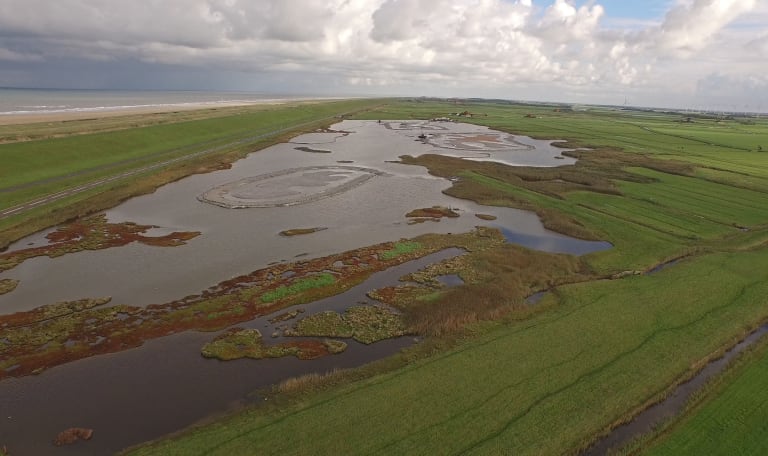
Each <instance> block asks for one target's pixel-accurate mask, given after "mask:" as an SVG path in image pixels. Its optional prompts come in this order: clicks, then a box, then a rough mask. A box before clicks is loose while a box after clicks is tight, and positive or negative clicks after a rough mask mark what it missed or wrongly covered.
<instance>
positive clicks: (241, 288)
mask: <svg viewBox="0 0 768 456" xmlns="http://www.w3.org/2000/svg"><path fill="white" fill-rule="evenodd" d="M416 239H418V245H419V248H418V249H413V250H408V251H403V252H401V253H399V254H398V255H386V252H391V251H393V249H394V248H395V245H396V243H393V242H385V243H382V244H377V245H373V246H370V247H363V248H360V249H355V250H351V251H348V252H344V253H340V254H336V255H331V256H328V257H324V258H315V259H311V260H304V261H297V262H295V263H287V264H277V265H272V266H270V267H267V268H263V269H259V270H256V271H253V272H251V273H250V274H245V275H242V276H238V277H235V278H232V279H229V280H225V281H223V282H220V283H219V284H217V285H214V286H212V287H210V288H208V289H206V290H204V291H202V292H201V293H199V294H195V295H190V296H186V297H184V298H181V299H178V300H175V301H171V302H168V303H164V304H153V305H149V306H147V307H144V308H141V307H133V306H126V305H120V306H114V307H103V306H98V305H93V306H90V304H92V302H91V301H90V300H84V301H76V302H74V303H60V304H58V305H55V306H58V307H53V308H55V309H59V310H61V311H60V312H58V313H55V316H52V313H51V312H52V310H51V309H52V308H51V307H46V308H44V309H43V310H41V309H35V310H32V311H28V312H20V313H17V314H12V315H0V329H2V334H3V335H2V336H0V379H2V378H4V377H19V376H23V375H28V374H31V373H35V372H39V371H41V370H43V369H46V368H49V367H53V366H56V365H59V364H63V363H66V362H70V361H74V360H77V359H81V358H86V357H89V356H93V355H97V354H103V353H111V352H117V351H122V350H126V349H128V348H132V347H136V346H139V345H141V344H142V343H144V341H147V340H151V339H154V338H157V337H163V336H166V335H170V334H175V333H179V332H183V331H187V330H197V331H219V330H222V329H224V328H227V327H230V326H233V325H235V324H238V323H242V322H245V321H249V320H252V319H254V318H256V317H259V316H262V315H268V314H270V313H273V312H276V311H278V310H280V309H282V308H285V307H288V306H291V305H295V304H301V303H305V302H312V301H315V300H318V299H321V298H325V297H328V296H333V295H336V294H339V293H342V292H344V291H346V290H348V289H349V288H351V287H353V286H355V285H357V284H359V283H361V282H363V281H364V280H365V279H367V278H368V277H369V276H370V275H371V274H372V273H374V272H377V271H381V270H384V269H387V268H389V267H392V266H396V265H399V264H403V263H405V262H407V261H410V260H413V259H416V258H421V257H423V256H426V255H428V254H431V253H434V252H437V251H440V250H443V249H446V248H449V247H462V248H470V246H475V245H478V244H483V243H488V242H491V243H494V242H499V243H503V237H502V236H501V234H500V233H499V232H498V231H496V230H489V229H486V228H482V227H481V228H478V229H477V230H475V231H473V232H471V233H466V234H459V235H425V236H420V237H418V238H416ZM287 271H292V272H293V273H294V274H293V275H292V276H291V277H285V276H284V274H283V273H285V272H287ZM317 274H332V275H333V276H334V277H335V279H336V280H335V281H334V283H333V284H332V285H329V286H323V287H319V288H314V289H311V290H307V291H303V292H300V293H297V294H293V295H289V296H285V297H282V298H280V299H277V300H275V301H274V302H269V303H265V302H263V301H262V300H261V296H262V295H263V294H264V293H267V292H270V291H273V290H275V289H278V288H280V287H290V285H291V284H292V283H294V282H295V281H298V280H303V279H306V278H307V277H312V276H315V275H317ZM86 304H87V305H86ZM89 306H90V307H89ZM62 309H64V310H62ZM66 309H69V311H65V310H66ZM46 315H48V317H45V316H46ZM49 317H50V318H49ZM9 335H11V336H12V337H10V338H9ZM311 346H312V345H311V344H310V345H309V346H308V347H311ZM308 350H309V348H308ZM313 350H314V349H312V350H309V352H308V353H314V351H313ZM318 350H319V349H318ZM303 356H304V355H303ZM306 356H310V355H306Z"/></svg>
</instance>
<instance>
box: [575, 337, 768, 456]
mask: <svg viewBox="0 0 768 456" xmlns="http://www.w3.org/2000/svg"><path fill="white" fill-rule="evenodd" d="M766 334H768V325H763V326H761V327H760V328H758V329H757V330H756V331H754V332H752V333H751V334H750V335H748V336H747V337H746V338H744V340H742V341H741V342H739V343H738V344H736V345H734V346H733V347H732V348H731V349H730V350H728V351H727V352H725V354H724V355H723V356H722V357H720V358H718V359H715V360H713V361H712V362H710V363H709V364H707V365H706V366H705V367H704V368H703V369H702V370H701V371H700V372H699V373H698V374H696V376H694V377H693V378H692V379H690V380H688V381H687V382H685V383H682V384H680V385H679V386H678V387H677V388H675V390H674V391H673V392H672V394H670V395H669V397H667V398H666V399H664V400H663V401H661V402H659V403H658V404H654V405H652V406H651V407H648V408H647V409H645V410H644V411H643V412H641V413H640V414H639V415H637V416H636V417H634V418H633V419H632V421H630V422H629V423H627V424H624V425H622V426H619V427H617V428H616V429H614V430H613V431H611V433H610V434H608V435H607V436H605V437H603V438H602V439H600V440H598V441H597V442H596V443H595V444H594V445H593V446H591V447H590V448H589V449H587V450H586V451H584V452H582V453H581V454H582V455H583V456H602V455H606V454H610V453H611V451H614V450H618V449H620V448H621V447H623V446H625V445H627V444H629V443H630V442H632V441H633V440H635V439H637V438H639V437H641V436H643V435H644V434H647V433H649V432H651V431H652V430H653V428H654V427H656V426H658V425H659V424H661V423H662V422H664V421H665V420H668V419H670V418H673V417H675V416H677V415H679V414H680V412H682V410H683V408H685V405H686V403H687V402H688V400H689V399H690V398H691V396H692V395H693V394H694V393H695V392H696V391H698V390H700V389H701V388H702V387H703V386H704V385H705V384H706V383H707V382H708V381H709V380H710V379H712V377H714V376H715V375H717V374H719V373H721V372H722V371H723V370H724V369H725V368H726V367H728V364H729V363H730V362H731V361H733V359H734V358H735V357H736V356H738V354H739V353H741V352H743V351H744V350H746V349H747V348H749V347H750V346H752V345H754V344H755V343H757V342H758V341H760V339H762V338H763V337H765V335H766Z"/></svg>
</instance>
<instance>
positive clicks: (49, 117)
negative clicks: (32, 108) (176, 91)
mask: <svg viewBox="0 0 768 456" xmlns="http://www.w3.org/2000/svg"><path fill="white" fill-rule="evenodd" d="M308 101H312V100H311V99H273V100H260V101H247V102H231V101H224V102H206V103H184V104H174V105H158V106H131V107H123V106H117V107H105V108H99V109H93V110H82V111H62V112H44V113H22V114H19V113H10V114H2V113H0V125H20V124H31V123H44V122H63V121H70V120H86V119H101V118H105V117H117V116H129V115H143V114H158V113H167V112H179V111H195V110H203V109H226V108H237V107H243V106H254V105H279V104H285V103H296V102H301V103H305V102H308Z"/></svg>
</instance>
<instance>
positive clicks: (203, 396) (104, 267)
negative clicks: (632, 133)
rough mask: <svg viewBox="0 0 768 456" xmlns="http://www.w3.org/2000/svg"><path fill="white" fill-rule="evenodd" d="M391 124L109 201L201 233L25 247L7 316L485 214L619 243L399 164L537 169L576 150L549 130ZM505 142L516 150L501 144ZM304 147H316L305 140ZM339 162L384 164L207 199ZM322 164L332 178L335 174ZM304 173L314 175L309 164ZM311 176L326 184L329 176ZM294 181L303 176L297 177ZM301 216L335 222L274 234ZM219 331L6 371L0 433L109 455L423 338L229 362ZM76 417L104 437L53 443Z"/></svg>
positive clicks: (144, 218) (568, 242) (529, 228)
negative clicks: (403, 160) (62, 249)
mask: <svg viewBox="0 0 768 456" xmlns="http://www.w3.org/2000/svg"><path fill="white" fill-rule="evenodd" d="M393 125H395V124H392V123H389V124H388V123H377V122H373V121H344V122H341V123H339V124H337V125H335V126H334V127H333V129H334V130H336V131H335V132H333V131H330V132H323V133H311V134H307V135H302V136H299V137H297V138H294V139H293V140H292V141H291V142H290V143H286V144H279V145H276V146H273V147H270V148H267V149H265V150H262V151H259V152H258V153H254V154H251V155H250V156H249V157H247V158H245V159H243V160H240V161H238V162H237V163H235V164H234V165H233V166H232V168H231V169H229V170H223V171H216V172H212V173H208V174H204V175H196V176H190V177H188V178H185V179H183V180H181V181H178V182H176V183H173V184H169V185H166V186H164V187H162V188H160V189H158V190H157V191H156V192H155V193H153V194H151V195H146V196H142V197H138V198H134V199H132V200H130V201H127V202H125V203H123V204H121V205H120V206H118V207H116V208H114V209H112V210H110V211H108V212H107V216H108V218H109V220H110V221H112V222H122V221H131V222H136V223H140V224H149V225H157V226H158V228H157V229H154V230H152V232H151V233H148V234H152V235H161V234H165V233H167V232H170V231H200V232H202V235H201V236H199V237H197V238H195V239H193V240H191V241H190V242H189V243H188V244H186V245H183V246H179V247H172V248H161V247H151V246H145V245H140V244H131V245H128V246H124V247H119V248H113V249H107V250H100V251H85V252H80V253H75V254H70V255H65V256H63V257H59V258H54V259H51V258H47V257H42V258H35V259H32V260H29V261H27V262H25V263H24V264H22V265H21V266H19V267H17V268H15V269H12V270H10V271H7V272H5V273H3V274H0V278H16V279H19V280H21V283H20V284H19V286H18V288H17V289H16V290H15V291H14V292H12V293H8V294H6V295H2V296H0V314H8V313H13V312H17V311H20V310H29V309H32V308H35V307H37V306H40V305H43V304H49V303H53V302H56V301H62V300H74V299H81V298H86V297H98V296H112V297H113V300H112V303H113V304H129V305H148V304H152V303H162V302H167V301H171V300H173V299H176V298H180V297H182V296H185V295H188V294H194V293H198V292H199V291H201V290H203V289H205V288H207V287H209V286H211V285H214V284H216V283H218V282H220V281H222V280H225V279H228V278H231V277H233V276H236V275H239V274H244V273H247V272H250V271H253V270H256V269H259V268H262V267H265V266H267V265H269V264H270V263H274V262H280V261H292V260H294V259H296V258H297V257H301V258H306V257H321V256H326V255H329V254H333V253H338V252H341V251H345V250H351V249H354V248H358V247H362V246H367V245H371V244H375V243H379V242H383V241H389V240H397V239H400V238H409V237H413V236H417V235H419V234H423V233H428V232H436V233H449V232H453V233H457V232H464V231H469V230H470V229H472V228H473V227H474V226H475V225H486V226H495V227H499V228H502V229H503V232H504V234H505V236H506V237H507V239H508V240H510V242H517V243H520V244H523V245H526V246H528V247H530V248H535V249H540V250H545V251H552V252H567V253H574V254H583V253H587V252H589V251H595V250H602V249H604V248H607V247H609V244H607V243H600V242H587V241H580V240H575V239H572V238H568V237H566V236H562V235H559V234H557V233H552V232H549V231H547V230H545V229H544V228H543V227H542V225H541V223H540V221H539V220H538V218H537V217H536V215H535V214H533V213H529V212H525V211H520V210H516V209H509V208H496V207H486V206H479V205H477V204H474V203H472V202H469V201H464V200H458V199H455V198H452V197H449V196H446V195H444V194H443V193H442V190H445V189H446V188H448V187H449V186H450V185H451V184H450V182H448V181H447V180H444V179H440V178H436V177H433V176H430V175H428V173H427V172H426V170H425V169H424V168H422V167H416V166H407V165H402V164H398V163H393V161H395V160H397V157H399V156H400V155H421V154H424V153H445V154H448V155H454V156H466V157H472V158H476V159H483V158H484V159H489V160H496V161H503V162H506V163H510V164H526V165H538V166H552V165H563V164H567V163H572V162H573V160H572V159H570V158H566V159H554V158H553V157H554V156H555V155H554V154H558V155H559V152H560V150H561V149H557V148H553V147H552V146H551V143H550V142H548V141H534V140H531V139H530V138H524V137H514V138H512V137H511V136H510V135H507V134H505V133H498V132H493V131H491V130H488V129H487V128H485V127H478V126H472V125H466V124H453V123H440V124H436V125H432V124H425V123H423V122H397V123H396V125H395V126H394V127H393ZM430 128H431V129H430ZM424 130H428V131H430V132H432V133H436V134H437V133H439V134H441V135H444V136H443V137H442V139H441V138H438V137H437V136H434V137H432V139H431V140H429V139H428V140H427V141H424V140H420V139H419V138H418V136H419V135H420V134H421V133H422V132H423V131H424ZM441 141H442V142H441ZM504 144H509V145H510V148H509V149H507V148H505V147H502V146H501V145H504ZM299 145H308V146H310V147H306V148H304V149H303V150H298V149H297V146H299ZM314 146H317V147H314ZM511 146H515V147H511ZM518 146H519V147H518ZM461 147H465V148H466V150H464V149H461ZM313 150H323V153H317V152H312V151H313ZM327 151H330V153H327ZM339 162H342V163H344V166H352V167H360V168H366V169H371V170H375V171H376V173H375V175H373V177H371V178H369V179H366V180H365V182H362V183H360V184H359V185H354V186H350V188H347V189H344V191H341V192H332V193H333V194H330V195H328V196H327V197H323V198H317V199H315V198H309V199H308V200H307V201H304V202H303V204H296V205H287V206H278V207H258V208H247V209H229V208H224V207H219V206H216V205H213V204H207V203H205V202H201V201H199V200H198V197H199V196H200V195H203V194H204V193H205V192H208V191H209V190H211V189H213V188H216V187H217V186H221V185H223V184H227V183H232V182H238V181H240V180H246V181H247V180H248V179H249V178H253V177H254V176H261V175H267V174H269V173H278V174H279V173H281V172H282V171H283V170H286V169H295V168H302V169H308V168H312V167H334V166H338V164H339ZM327 175H328V176H330V177H331V178H335V177H334V174H333V173H329V174H327ZM299 177H301V179H302V182H305V184H304V185H303V186H304V187H307V185H306V182H307V181H308V180H307V179H305V177H306V176H299ZM315 180H316V179H315ZM315 180H313V179H309V182H310V183H316V182H315ZM310 186H312V185H310ZM314 186H315V187H318V188H325V187H327V186H328V182H327V181H325V182H321V183H319V184H317V185H314ZM296 191H298V192H299V193H301V192H302V191H306V189H305V188H304V189H299V188H298V187H297V190H296ZM246 193H247V192H244V193H243V194H246ZM247 194H248V196H253V195H252V194H250V193H247ZM256 196H258V195H256ZM436 205H441V206H447V207H451V208H452V209H454V210H455V211H457V212H459V213H460V214H461V216H460V217H458V218H444V219H442V220H441V221H440V222H425V223H420V224H412V225H411V224H408V221H407V220H406V217H405V214H406V213H407V212H409V211H410V210H412V209H416V208H421V207H431V206H436ZM476 213H484V214H489V215H493V216H495V217H496V220H494V221H482V220H479V219H478V218H476V217H475V216H474V214H476ZM307 227H325V228H327V229H325V230H322V231H318V232H315V233H312V234H307V235H302V236H293V237H285V236H280V235H279V232H280V231H283V230H287V229H292V228H307ZM44 234H45V233H38V234H36V235H33V236H30V237H28V238H26V239H23V240H21V241H19V242H17V243H16V244H15V245H13V246H11V249H19V248H23V247H26V246H28V245H29V244H33V245H41V244H43V243H45V242H46V240H45V238H44ZM457 253H458V252H445V253H441V254H439V255H438V256H440V255H449V254H450V255H455V254H457ZM437 260H438V258H437V257H435V256H430V257H429V258H425V259H422V260H418V261H416V262H411V263H407V264H405V265H402V266H399V267H396V268H393V269H392V270H387V271H383V272H381V273H378V274H375V275H374V276H373V277H371V279H369V281H367V282H366V283H364V284H362V285H360V286H358V287H355V288H353V289H351V290H349V291H348V292H347V293H345V294H343V295H339V296H337V297H333V298H328V299H326V300H323V301H318V302H315V303H312V304H309V305H305V306H300V307H304V308H305V309H306V310H307V313H306V314H305V315H309V314H311V313H314V312H317V311H322V310H326V309H333V310H338V311H341V310H343V309H344V308H346V307H348V306H349V305H354V304H356V303H357V302H359V301H361V300H365V299H366V298H365V297H364V293H365V291H367V290H368V289H372V288H375V287H378V286H383V285H387V284H392V283H393V282H396V280H397V278H398V277H400V276H401V275H404V274H406V273H407V272H411V271H412V270H413V268H419V267H423V266H424V265H426V264H428V262H429V261H437ZM269 317H270V316H265V317H261V318H259V319H256V320H253V321H251V322H249V323H247V324H244V325H240V326H246V327H255V328H258V329H262V330H263V332H264V333H265V334H269V333H270V329H269V328H274V325H271V324H270V323H269V322H268V318H269ZM216 334H217V333H199V332H186V333H182V334H177V335H173V336H168V337H164V338H160V339H156V340H152V341H149V342H147V343H146V344H145V345H143V346H142V347H139V348H136V349H131V350H126V351H123V352H120V353H114V354H109V355H103V356H97V357H93V358H88V359H83V360H80V361H76V362H72V363H69V364H66V365H62V366H58V367H55V368H52V369H50V370H48V371H45V372H43V373H42V374H41V375H39V376H30V377H23V378H18V379H13V378H12V379H6V380H4V381H3V382H2V383H0V404H2V410H3V413H4V415H6V414H7V416H4V417H2V419H3V420H4V423H3V426H0V444H7V445H9V449H10V450H11V451H12V452H19V454H25V453H30V454H49V453H50V454H105V453H110V452H113V451H115V450H118V449H120V448H122V447H124V446H126V445H130V444H135V443H139V442H141V441H144V440H147V439H151V438H155V437H158V436H160V435H162V434H164V433H166V432H170V431H173V430H176V429H179V428H181V427H184V426H187V425H189V424H191V423H193V422H195V421H197V420H199V419H203V418H204V417H206V416H209V415H211V414H215V413H219V412H223V411H226V410H228V409H231V408H233V407H237V406H240V405H242V403H244V402H245V403H247V402H251V401H253V400H254V399H255V400H259V399H258V398H254V397H252V396H249V393H250V392H252V391H253V390H255V389H256V388H259V387H261V386H266V385H270V384H274V383H276V382H278V381H280V380H281V379H284V378H287V377H291V376H295V375H300V374H302V373H308V372H322V371H328V370H331V369H334V368H339V367H351V366H357V365H360V364H363V363H365V362H369V361H372V360H374V359H379V358H382V357H384V356H388V355H390V354H392V353H395V352H397V351H398V350H400V349H402V348H404V347H406V346H408V345H411V344H412V343H413V342H414V339H413V338H411V337H403V338H398V339H393V340H388V341H383V342H379V343H376V344H373V345H371V346H363V345H362V344H358V343H355V342H353V341H347V342H348V344H349V348H348V350H347V351H346V352H345V353H343V354H341V355H335V356H330V357H326V358H322V359H318V360H314V361H299V360H296V359H292V358H288V359H278V360H258V361H257V360H240V361H234V362H227V363H221V362H218V361H214V360H206V359H203V358H202V357H201V356H200V354H199V350H200V347H201V346H202V345H203V344H204V343H206V342H208V341H210V340H211V339H213V338H214V337H215V336H216ZM70 426H86V427H93V428H94V429H95V430H96V433H95V437H94V440H93V441H91V442H88V443H80V444H77V445H74V446H73V447H70V448H55V447H53V446H52V445H51V443H50V442H51V440H52V439H53V437H54V436H55V434H56V433H57V432H59V431H61V430H63V429H65V428H67V427H70Z"/></svg>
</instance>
